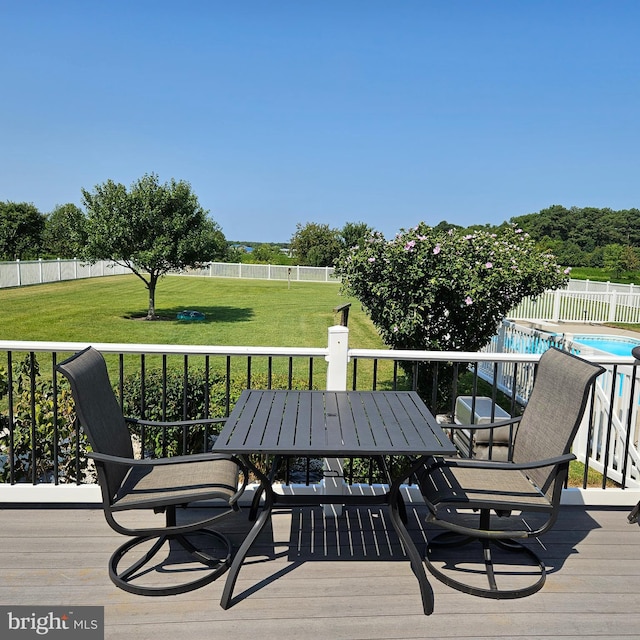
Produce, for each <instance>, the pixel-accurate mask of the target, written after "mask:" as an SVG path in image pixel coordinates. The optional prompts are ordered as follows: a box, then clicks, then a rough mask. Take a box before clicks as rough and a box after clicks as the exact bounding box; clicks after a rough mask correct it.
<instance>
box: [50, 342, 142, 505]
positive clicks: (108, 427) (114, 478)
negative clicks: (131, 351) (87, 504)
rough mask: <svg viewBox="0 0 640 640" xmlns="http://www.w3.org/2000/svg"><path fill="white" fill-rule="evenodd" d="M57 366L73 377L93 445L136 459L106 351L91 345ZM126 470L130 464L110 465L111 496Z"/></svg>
mask: <svg viewBox="0 0 640 640" xmlns="http://www.w3.org/2000/svg"><path fill="white" fill-rule="evenodd" d="M57 369H58V371H60V372H61V373H62V374H63V375H64V376H65V377H66V378H67V379H68V380H69V383H70V385H71V393H72V395H73V400H74V403H75V408H76V413H77V415H78V419H79V420H80V424H81V425H82V428H83V429H84V431H85V433H86V434H87V437H88V438H89V442H90V443H91V448H92V449H93V450H94V451H96V452H99V453H105V454H108V455H113V456H120V457H122V458H133V446H132V444H131V435H130V434H129V429H128V428H127V424H126V422H125V419H124V415H123V413H122V409H121V408H120V405H119V404H118V401H117V399H116V396H115V394H114V392H113V388H112V387H111V383H110V381H109V374H108V372H107V365H106V363H105V361H104V358H103V357H102V354H101V353H100V352H99V351H96V350H95V349H94V348H93V347H87V348H86V349H84V350H83V351H79V352H78V353H76V354H75V355H73V356H71V357H70V358H68V359H67V360H65V361H64V362H61V363H60V364H59V365H58V366H57ZM126 473H127V467H126V466H115V465H114V466H112V468H110V470H109V477H108V478H107V482H108V483H109V489H110V491H109V494H110V495H113V491H115V489H117V487H119V486H120V484H121V482H122V479H123V478H124V476H125V475H126Z"/></svg>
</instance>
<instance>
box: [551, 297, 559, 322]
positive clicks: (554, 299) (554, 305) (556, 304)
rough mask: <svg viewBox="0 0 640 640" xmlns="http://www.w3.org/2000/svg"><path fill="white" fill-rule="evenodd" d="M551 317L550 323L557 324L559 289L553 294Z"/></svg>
mask: <svg viewBox="0 0 640 640" xmlns="http://www.w3.org/2000/svg"><path fill="white" fill-rule="evenodd" d="M552 315H553V317H552V318H551V321H552V322H558V321H559V320H560V289H556V290H555V291H554V292H553V314H552Z"/></svg>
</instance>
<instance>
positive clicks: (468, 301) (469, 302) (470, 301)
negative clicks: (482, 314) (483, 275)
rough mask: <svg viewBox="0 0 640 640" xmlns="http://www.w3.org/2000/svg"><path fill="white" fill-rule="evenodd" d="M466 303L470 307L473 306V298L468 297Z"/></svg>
mask: <svg viewBox="0 0 640 640" xmlns="http://www.w3.org/2000/svg"><path fill="white" fill-rule="evenodd" d="M464 303H465V304H466V305H467V306H469V305H470V304H473V300H472V299H471V296H467V297H466V298H465V299H464Z"/></svg>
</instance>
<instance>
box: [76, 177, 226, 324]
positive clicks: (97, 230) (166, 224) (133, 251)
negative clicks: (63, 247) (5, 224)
mask: <svg viewBox="0 0 640 640" xmlns="http://www.w3.org/2000/svg"><path fill="white" fill-rule="evenodd" d="M82 195H83V201H84V204H85V206H86V208H87V221H86V224H87V226H86V229H87V245H86V248H85V252H84V256H85V257H86V258H87V259H88V260H90V261H91V262H96V261H97V260H112V261H113V262H115V263H116V264H119V265H123V266H124V267H126V268H128V269H131V271H132V272H133V273H134V274H135V275H136V276H138V278H140V279H141V280H142V281H143V282H144V284H145V286H146V287H147V289H148V291H149V309H148V312H147V319H148V320H154V319H156V317H157V316H156V309H155V292H156V286H157V284H158V280H159V279H160V278H161V277H162V276H163V275H165V274H166V273H168V272H169V271H171V270H175V269H184V268H185V267H198V266H201V265H202V264H203V263H205V262H207V261H210V260H215V259H216V258H217V257H218V256H221V255H224V252H225V247H226V243H225V238H224V235H223V234H222V231H221V230H220V228H219V226H218V225H217V223H215V222H214V221H213V220H211V219H210V218H208V217H207V213H208V212H207V211H205V210H204V209H202V207H201V206H200V204H199V203H198V198H197V197H196V196H195V194H194V193H193V192H192V191H191V185H190V184H189V183H188V182H184V181H179V182H176V181H175V180H174V179H172V180H171V182H170V183H165V184H160V183H159V182H158V176H157V175H155V174H151V175H148V174H145V175H144V176H143V177H142V178H140V179H139V180H138V181H137V182H134V183H133V184H132V185H131V187H130V189H129V191H127V189H126V187H125V186H124V185H122V184H117V183H115V182H113V181H111V180H108V181H107V182H105V183H104V184H101V185H96V187H95V188H94V190H93V192H89V191H86V190H85V189H83V190H82Z"/></svg>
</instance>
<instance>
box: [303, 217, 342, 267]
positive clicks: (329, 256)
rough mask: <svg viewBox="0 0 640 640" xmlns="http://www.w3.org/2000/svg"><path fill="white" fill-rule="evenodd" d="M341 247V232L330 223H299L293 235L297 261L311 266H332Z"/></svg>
mask: <svg viewBox="0 0 640 640" xmlns="http://www.w3.org/2000/svg"><path fill="white" fill-rule="evenodd" d="M341 248H342V247H341V244H340V232H339V231H338V230H337V229H332V228H331V227H329V225H328V224H318V223H316V222H308V223H307V224H305V225H302V224H300V223H298V224H297V225H296V232H295V233H294V234H293V236H292V237H291V251H292V253H293V257H294V260H295V262H296V263H297V264H302V265H308V266H310V267H332V266H333V264H334V262H335V260H336V258H337V257H338V256H339V255H340V250H341Z"/></svg>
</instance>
